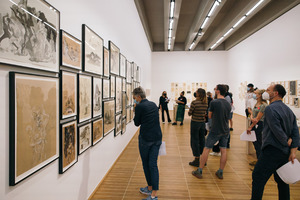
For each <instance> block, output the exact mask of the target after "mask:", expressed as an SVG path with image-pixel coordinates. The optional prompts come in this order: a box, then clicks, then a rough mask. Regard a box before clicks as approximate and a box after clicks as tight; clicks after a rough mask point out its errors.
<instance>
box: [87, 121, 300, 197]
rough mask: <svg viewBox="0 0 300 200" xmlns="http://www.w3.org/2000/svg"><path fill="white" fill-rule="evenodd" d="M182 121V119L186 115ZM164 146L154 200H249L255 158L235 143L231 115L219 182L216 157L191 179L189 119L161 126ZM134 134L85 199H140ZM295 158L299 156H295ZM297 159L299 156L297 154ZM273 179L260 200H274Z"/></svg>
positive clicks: (295, 188) (240, 127) (239, 125)
mask: <svg viewBox="0 0 300 200" xmlns="http://www.w3.org/2000/svg"><path fill="white" fill-rule="evenodd" d="M186 116H187V115H186ZM161 128H162V131H163V141H166V145H167V155H166V156H162V157H159V161H158V166H159V175H160V177H159V178H160V190H159V192H158V198H159V199H195V200H196V199H197V200H201V199H203V200H212V199H215V200H219V199H232V200H233V199H234V200H239V199H250V198H251V182H252V178H251V174H252V172H251V171H250V166H249V164H248V163H249V162H251V161H253V160H255V157H253V156H251V155H246V143H245V142H242V141H240V140H239V135H240V134H241V133H242V132H243V131H244V129H245V118H244V117H241V116H238V115H234V131H233V132H232V134H231V148H230V149H229V150H228V161H227V165H226V167H225V170H224V179H223V180H219V179H217V178H216V176H215V175H214V173H215V171H216V170H217V169H218V168H219V157H215V156H209V158H208V162H207V167H205V168H204V171H203V179H201V180H200V179H197V178H195V177H194V176H192V175H191V172H192V170H195V169H196V168H195V167H192V166H189V164H188V162H189V161H192V160H193V156H192V151H191V148H190V118H188V117H186V119H185V121H184V125H183V126H179V125H177V126H172V125H171V124H161ZM137 136H138V134H136V135H135V136H134V138H133V139H132V141H131V142H130V143H129V145H128V147H127V148H126V149H125V150H124V152H123V153H122V155H121V156H120V157H119V159H118V160H117V161H116V163H115V165H114V166H113V167H112V169H111V171H110V172H109V173H108V174H107V175H106V177H105V178H104V180H103V181H102V182H101V184H99V187H98V188H97V189H96V190H95V192H94V193H93V195H92V196H91V197H90V199H91V200H97V199H116V200H122V199H128V200H129V199H130V200H133V199H142V198H146V196H145V195H142V194H140V193H139V188H140V187H144V186H146V181H145V178H144V174H143V169H142V163H141V159H140V157H139V151H138V137H137ZM298 153H299V152H298ZM297 158H298V160H300V155H299V154H297ZM290 188H291V199H294V200H300V183H297V184H295V185H291V186H290ZM277 195H278V193H277V186H276V183H275V181H274V178H273V177H271V178H270V180H269V181H268V183H267V185H266V187H265V191H264V196H263V199H265V200H272V199H278V197H277Z"/></svg>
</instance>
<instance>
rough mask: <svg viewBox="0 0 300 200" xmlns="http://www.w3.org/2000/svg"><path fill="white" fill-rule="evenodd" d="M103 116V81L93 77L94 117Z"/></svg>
mask: <svg viewBox="0 0 300 200" xmlns="http://www.w3.org/2000/svg"><path fill="white" fill-rule="evenodd" d="M101 114H102V80H101V78H96V77H93V117H97V116H100V115H101Z"/></svg>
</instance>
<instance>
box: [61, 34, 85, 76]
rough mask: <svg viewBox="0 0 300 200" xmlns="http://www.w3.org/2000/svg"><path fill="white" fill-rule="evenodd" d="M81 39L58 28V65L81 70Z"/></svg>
mask: <svg viewBox="0 0 300 200" xmlns="http://www.w3.org/2000/svg"><path fill="white" fill-rule="evenodd" d="M81 56H82V54H81V41H80V40H78V39H77V38H75V37H74V36H72V35H71V34H69V33H67V32H65V31H63V30H60V65H61V66H65V67H70V68H73V69H77V70H80V71H81V70H82V65H81V64H82V59H81Z"/></svg>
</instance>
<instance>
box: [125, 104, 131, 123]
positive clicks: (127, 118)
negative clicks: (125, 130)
mask: <svg viewBox="0 0 300 200" xmlns="http://www.w3.org/2000/svg"><path fill="white" fill-rule="evenodd" d="M126 112H127V114H126V123H127V124H128V123H129V122H130V120H131V116H130V107H128V108H126Z"/></svg>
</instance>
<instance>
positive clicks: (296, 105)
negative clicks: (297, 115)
mask: <svg viewBox="0 0 300 200" xmlns="http://www.w3.org/2000/svg"><path fill="white" fill-rule="evenodd" d="M294 106H295V107H296V108H299V98H298V97H295V98H294Z"/></svg>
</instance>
